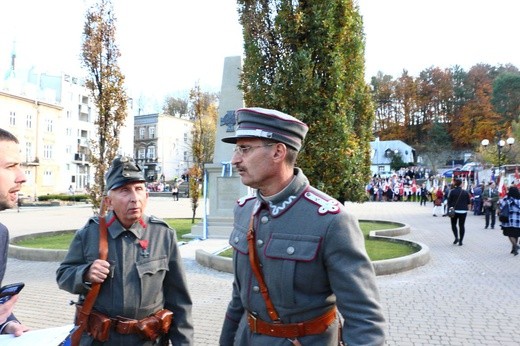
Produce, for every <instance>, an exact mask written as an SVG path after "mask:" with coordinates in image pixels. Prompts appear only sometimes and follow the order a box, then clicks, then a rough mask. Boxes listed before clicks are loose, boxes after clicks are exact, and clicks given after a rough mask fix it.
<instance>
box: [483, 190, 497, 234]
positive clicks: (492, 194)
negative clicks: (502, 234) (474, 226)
mask: <svg viewBox="0 0 520 346" xmlns="http://www.w3.org/2000/svg"><path fill="white" fill-rule="evenodd" d="M482 197H483V202H482V203H483V207H484V215H485V218H486V225H485V227H484V228H485V229H487V228H488V227H489V226H491V229H494V228H495V219H496V212H497V202H498V190H497V189H496V188H495V182H494V181H491V182H489V185H488V187H487V188H486V189H485V190H484V193H483V196H482Z"/></svg>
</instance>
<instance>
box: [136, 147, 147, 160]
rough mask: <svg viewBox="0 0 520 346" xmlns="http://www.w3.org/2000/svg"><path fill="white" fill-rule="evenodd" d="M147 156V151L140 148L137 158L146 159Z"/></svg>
mask: <svg viewBox="0 0 520 346" xmlns="http://www.w3.org/2000/svg"><path fill="white" fill-rule="evenodd" d="M145 155H146V149H145V148H139V152H138V153H137V158H139V159H144V157H145Z"/></svg>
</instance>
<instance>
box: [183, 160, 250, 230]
mask: <svg viewBox="0 0 520 346" xmlns="http://www.w3.org/2000/svg"><path fill="white" fill-rule="evenodd" d="M205 169H206V172H207V175H208V179H207V183H208V187H209V188H211V191H214V192H215V193H211V194H209V211H208V215H207V216H206V217H207V220H206V226H207V234H205V232H204V221H203V222H201V223H199V224H196V225H194V226H193V227H192V228H191V235H190V237H193V238H205V237H207V238H228V237H229V235H230V234H231V231H232V229H233V210H234V208H235V205H236V202H237V200H238V199H239V198H240V197H243V196H245V195H247V193H248V188H247V186H245V185H243V184H242V183H241V182H240V176H239V175H238V174H234V173H233V174H231V175H229V172H230V171H228V170H223V166H222V165H216V164H208V165H206V166H205Z"/></svg>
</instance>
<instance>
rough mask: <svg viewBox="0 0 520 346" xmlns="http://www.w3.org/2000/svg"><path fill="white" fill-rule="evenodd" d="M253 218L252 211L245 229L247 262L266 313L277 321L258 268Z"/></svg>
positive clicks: (277, 318)
mask: <svg viewBox="0 0 520 346" xmlns="http://www.w3.org/2000/svg"><path fill="white" fill-rule="evenodd" d="M254 220H255V215H254V213H252V214H251V221H250V222H249V230H248V231H247V247H248V249H249V262H250V263H251V269H252V270H253V274H254V275H255V277H256V280H257V281H258V286H260V293H262V297H263V298H264V301H265V305H266V306H267V313H268V314H269V317H270V318H271V320H273V321H275V322H278V323H279V322H280V317H279V315H278V312H277V311H276V309H275V307H274V304H273V302H272V301H271V297H269V291H268V289H267V286H266V284H265V281H264V276H263V274H262V269H261V268H260V263H259V261H258V256H257V254H256V246H255V230H254V227H253V223H254Z"/></svg>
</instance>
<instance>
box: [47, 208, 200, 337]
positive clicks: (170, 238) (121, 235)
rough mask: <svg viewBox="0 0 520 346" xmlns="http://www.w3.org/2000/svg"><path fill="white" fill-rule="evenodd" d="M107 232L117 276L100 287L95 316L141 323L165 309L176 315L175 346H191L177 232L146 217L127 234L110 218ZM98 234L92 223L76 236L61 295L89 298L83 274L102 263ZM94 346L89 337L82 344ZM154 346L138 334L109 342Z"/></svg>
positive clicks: (60, 276)
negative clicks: (91, 266) (101, 314)
mask: <svg viewBox="0 0 520 346" xmlns="http://www.w3.org/2000/svg"><path fill="white" fill-rule="evenodd" d="M107 226H108V261H109V262H110V263H111V266H112V268H111V270H113V274H112V275H110V276H109V277H108V278H107V279H106V280H105V282H104V283H103V284H102V285H101V290H100V293H99V295H98V297H97V299H96V303H95V304H94V310H97V311H99V312H101V313H103V314H105V315H108V316H110V317H116V316H123V317H127V318H132V319H142V318H144V317H146V316H149V315H151V314H153V313H155V312H156V311H158V310H160V309H162V308H163V307H164V308H166V309H168V310H171V311H173V314H174V315H173V323H172V326H171V327H170V332H169V338H170V340H171V342H172V345H192V344H193V323H192V317H191V307H192V302H191V298H190V295H189V293H188V287H187V282H186V277H185V274H184V269H183V264H182V259H181V257H180V253H179V249H178V247H177V237H176V235H175V231H174V230H172V229H171V228H169V227H168V225H167V224H166V223H165V222H164V221H162V220H160V219H158V218H156V217H154V216H150V217H148V216H144V217H143V218H141V220H139V222H136V223H134V224H133V225H132V227H130V229H128V230H126V229H125V228H123V226H122V225H121V224H120V223H119V221H118V220H117V218H116V217H115V216H114V215H113V214H112V213H111V214H109V215H108V216H107ZM98 229H99V220H98V218H97V217H92V218H90V219H89V220H88V222H87V224H86V225H85V226H84V227H83V228H82V229H80V230H78V231H77V232H76V235H75V236H74V239H73V241H72V243H71V245H70V248H69V252H68V254H67V256H66V258H65V260H64V261H63V262H62V263H61V264H60V266H59V268H58V270H57V281H58V285H59V287H60V288H61V289H64V290H66V291H68V292H70V293H73V294H80V295H81V296H84V295H86V294H87V292H88V290H89V286H88V285H86V284H85V283H84V282H83V274H84V273H85V272H86V271H87V270H88V268H89V266H90V265H91V264H92V262H94V260H96V259H97V258H99V230H98ZM140 240H141V241H142V240H146V241H148V242H147V244H146V243H142V242H140ZM141 244H143V245H144V244H146V245H145V246H143V245H141ZM143 247H145V249H143ZM96 344H97V343H96V342H95V341H93V340H92V339H91V338H90V337H89V336H88V335H86V334H85V335H84V337H83V338H82V340H81V345H96ZM152 344H153V343H152V342H146V341H143V340H141V339H140V337H139V336H138V335H136V334H131V335H120V334H117V333H115V332H111V336H110V339H109V341H108V342H107V345H152Z"/></svg>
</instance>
